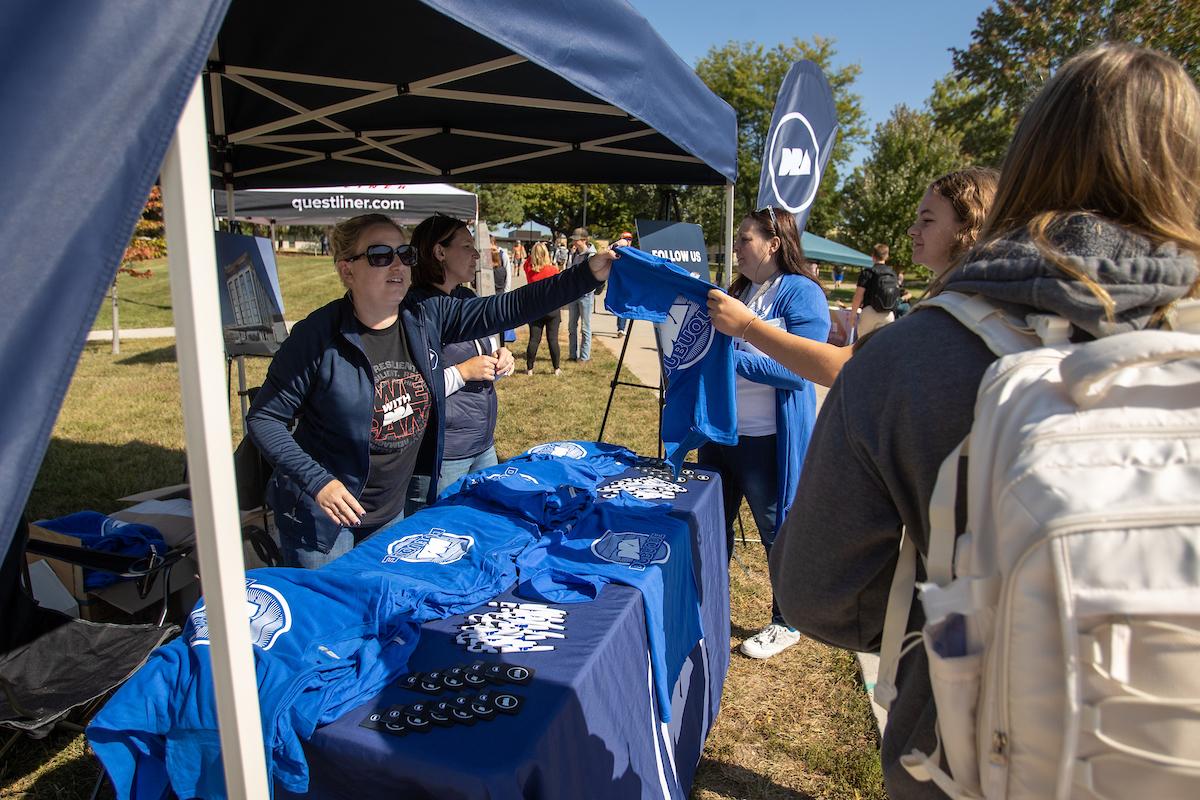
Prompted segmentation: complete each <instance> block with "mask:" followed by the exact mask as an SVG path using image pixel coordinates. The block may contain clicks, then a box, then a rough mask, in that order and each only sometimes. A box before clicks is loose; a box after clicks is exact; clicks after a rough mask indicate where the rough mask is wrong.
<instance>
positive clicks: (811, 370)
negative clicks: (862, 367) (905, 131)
mask: <svg viewBox="0 0 1200 800" xmlns="http://www.w3.org/2000/svg"><path fill="white" fill-rule="evenodd" d="M997 178H998V173H997V172H996V171H995V170H993V169H987V168H983V167H968V168H966V169H961V170H957V171H955V172H950V173H947V174H945V175H943V176H941V177H940V178H938V179H937V180H935V181H934V182H933V183H931V184H930V185H929V188H928V189H927V190H926V191H925V196H924V197H923V198H921V204H920V205H919V206H918V207H917V215H916V221H915V222H913V224H912V226H911V227H910V228H909V229H908V235H909V236H910V237H911V238H912V241H913V262H914V263H917V264H922V265H924V266H925V267H927V268H929V270H930V271H931V272H933V274H934V279H933V281H932V282H931V283H930V284H929V288H928V289H927V290H926V292H925V296H926V297H932V296H933V295H935V294H937V292H938V291H940V287H941V286H942V285H943V283H944V281H945V279H946V276H948V275H949V274H950V273H951V271H952V270H953V268H954V266H955V265H956V264H957V263H958V262H959V261H960V260H961V259H962V258H963V256H965V255H966V253H967V251H968V250H970V248H971V246H972V245H974V244H975V240H976V238H977V237H978V236H979V231H980V230H981V229H982V228H983V221H984V219H985V218H986V217H987V213H988V209H990V208H991V206H992V200H993V199H994V198H995V196H996V181H997ZM708 312H709V316H710V317H711V318H712V322H713V326H714V327H715V328H716V329H717V330H719V331H721V332H722V333H724V334H727V335H729V336H734V335H737V334H738V333H739V332H741V331H743V330H745V331H746V333H745V335H746V336H751V337H752V338H753V343H754V345H755V346H756V347H758V348H759V349H761V350H762V351H763V352H764V353H766V354H767V355H769V356H771V358H774V359H775V360H776V361H778V362H779V363H780V364H782V365H783V366H785V367H787V368H788V369H790V370H791V371H792V372H795V373H796V374H797V375H800V376H802V377H805V378H808V379H809V380H811V381H815V382H817V383H819V384H821V385H822V386H832V385H833V382H834V380H835V379H836V378H837V376H838V373H840V372H841V370H842V367H843V366H844V365H845V363H846V362H847V361H848V360H849V359H850V356H851V355H852V354H853V352H854V350H853V349H852V347H850V346H846V347H839V346H837V345H833V344H828V343H824V342H814V341H812V340H811V339H805V338H803V337H801V336H793V335H791V334H789V333H788V332H787V331H785V330H782V329H779V328H770V327H764V326H761V325H756V326H754V330H753V331H750V330H746V325H747V323H749V322H750V321H751V319H752V318H753V314H751V313H750V311H749V310H748V309H746V307H745V305H744V304H743V303H742V302H740V301H739V300H738V299H737V298H736V297H731V296H730V295H728V294H726V293H725V292H722V291H720V290H718V289H714V290H712V291H711V292H709V293H708Z"/></svg>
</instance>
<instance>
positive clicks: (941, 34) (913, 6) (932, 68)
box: [629, 0, 991, 163]
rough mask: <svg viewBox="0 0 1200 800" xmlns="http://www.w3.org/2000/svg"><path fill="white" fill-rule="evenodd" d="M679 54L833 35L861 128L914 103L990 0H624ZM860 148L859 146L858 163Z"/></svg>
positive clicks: (689, 56) (692, 56) (690, 58)
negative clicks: (852, 76) (849, 76)
mask: <svg viewBox="0 0 1200 800" xmlns="http://www.w3.org/2000/svg"><path fill="white" fill-rule="evenodd" d="M629 2H630V4H631V5H633V7H634V8H636V9H637V10H638V11H639V12H640V13H641V14H642V16H644V17H645V18H646V19H647V20H648V21H649V22H650V24H651V25H652V26H654V29H655V30H656V31H657V32H658V34H659V36H661V37H662V38H663V39H665V40H666V42H667V44H669V45H670V46H671V47H672V49H674V50H675V52H676V53H678V54H679V55H680V56H681V57H682V58H683V60H684V61H686V62H687V63H688V64H690V65H692V66H695V64H696V62H697V61H698V60H699V59H700V58H701V57H702V56H703V55H704V54H705V53H707V52H708V50H709V48H711V47H713V46H714V45H717V46H719V45H723V44H725V43H726V42H728V41H739V42H742V41H753V42H758V43H760V44H762V45H764V46H765V47H773V46H774V45H776V44H779V43H781V42H782V43H789V44H790V43H791V41H792V40H793V39H794V38H799V39H802V40H809V39H811V38H812V37H813V36H814V35H817V34H819V35H821V36H825V37H829V38H832V39H834V40H835V47H836V49H837V57H836V59H835V62H834V66H835V67H841V66H844V65H846V64H852V63H858V64H859V65H860V66H861V67H862V73H861V74H860V75H859V77H858V80H857V81H856V82H855V87H854V88H855V91H857V92H858V94H859V95H861V96H862V106H863V111H864V112H866V116H867V127H868V130H870V131H874V128H875V125H877V124H878V123H880V122H883V121H884V120H886V119H887V118H888V115H889V114H890V113H891V111H892V108H893V107H894V106H896V104H898V103H906V104H908V105H909V106H913V107H920V106H921V104H922V103H923V102H924V100H925V98H926V97H928V96H929V91H930V89H931V88H932V87H933V83H934V81H936V80H937V79H938V78H940V77H942V76H943V75H945V74H946V73H947V72H949V71H950V67H951V63H950V52H949V48H951V47H958V48H964V47H966V46H967V45H968V44H969V43H970V40H971V31H972V30H973V29H974V27H975V20H976V18H977V17H978V16H979V13H980V12H981V11H983V10H984V9H985V8H987V7H988V6H989V5H991V2H990V0H922V2H906V0H891V1H890V2H888V1H887V0H841V2H836V1H835V2H811V0H776V2H773V3H763V2H753V0H752V1H751V2H743V1H741V0H629ZM865 155H866V152H865V149H863V148H860V149H859V152H857V153H855V158H854V162H855V163H857V162H858V161H860V160H861V159H862V158H863V157H864V156H865Z"/></svg>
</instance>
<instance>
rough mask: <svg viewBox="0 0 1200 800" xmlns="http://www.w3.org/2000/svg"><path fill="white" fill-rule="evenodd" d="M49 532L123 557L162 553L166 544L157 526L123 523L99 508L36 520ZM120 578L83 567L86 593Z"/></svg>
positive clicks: (89, 548) (87, 546)
mask: <svg viewBox="0 0 1200 800" xmlns="http://www.w3.org/2000/svg"><path fill="white" fill-rule="evenodd" d="M36 524H37V525H38V526H39V527H42V528H45V529H46V530H48V531H54V532H55V533H61V534H64V535H66V536H74V537H76V538H77V539H79V543H80V544H81V545H82V546H83V547H86V548H87V549H88V550H97V551H99V552H103V553H115V554H117V555H122V556H148V555H150V551H151V550H155V551H156V552H158V553H164V552H166V549H167V543H166V542H164V541H163V536H162V534H161V533H159V532H158V529H157V528H155V527H153V526H150V525H142V524H141V523H137V522H122V521H121V520H119V519H113V518H112V517H108V516H105V515H104V514H101V513H100V512H98V511H77V512H76V513H74V514H67V515H66V516H65V517H56V518H55V519H44V520H41V521H40V522H38V523H36ZM121 580H123V579H122V578H120V577H118V576H117V575H113V574H112V573H111V572H103V571H100V570H92V569H85V570H84V571H83V586H84V588H85V589H87V590H88V591H89V592H92V591H96V590H97V589H103V588H104V587H105V586H111V585H112V584H114V583H118V582H120V581H121Z"/></svg>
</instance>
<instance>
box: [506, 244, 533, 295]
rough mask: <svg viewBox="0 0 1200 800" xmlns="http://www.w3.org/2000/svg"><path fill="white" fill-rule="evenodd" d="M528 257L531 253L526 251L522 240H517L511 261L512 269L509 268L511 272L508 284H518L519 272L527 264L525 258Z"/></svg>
mask: <svg viewBox="0 0 1200 800" xmlns="http://www.w3.org/2000/svg"><path fill="white" fill-rule="evenodd" d="M528 257H529V254H528V253H526V252H525V245H523V244H521V243H520V242H516V243H514V244H513V249H512V259H511V262H510V269H509V274H508V285H509V286H515V285H516V280H515V279H516V277H517V274H518V273H519V272H520V271H521V268H522V267H524V266H525V260H526V259H527V258H528Z"/></svg>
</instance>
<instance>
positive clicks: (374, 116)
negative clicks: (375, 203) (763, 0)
mask: <svg viewBox="0 0 1200 800" xmlns="http://www.w3.org/2000/svg"><path fill="white" fill-rule="evenodd" d="M286 19H287V20H289V21H291V22H290V24H289V23H288V22H285V21H283V20H281V18H280V14H279V9H278V8H277V7H275V6H273V5H271V4H264V3H258V2H252V1H251V0H236V1H235V2H234V3H232V5H231V7H230V9H229V13H228V14H227V16H226V18H225V23H224V25H223V27H222V29H221V32H220V35H219V37H218V40H217V45H216V47H215V48H214V49H213V52H212V55H211V60H210V62H209V65H208V68H207V73H208V76H209V79H208V80H207V81H206V82H205V91H206V95H207V104H208V108H209V131H210V134H211V135H210V141H209V144H210V164H211V166H212V168H213V186H214V188H224V186H225V184H226V183H231V184H232V185H233V186H234V187H235V188H257V187H283V186H312V185H318V184H334V183H372V182H375V183H378V182H388V183H392V182H401V181H402V182H406V183H416V182H423V181H447V180H452V181H455V182H486V183H521V182H562V183H672V184H723V183H726V182H727V181H732V180H733V179H734V178H735V177H736V172H737V165H736V153H737V127H736V117H735V114H734V112H733V109H732V108H730V107H729V106H728V105H727V104H726V103H725V102H724V101H722V100H721V99H719V98H718V97H716V95H714V94H713V93H712V92H710V91H709V90H708V89H707V87H705V86H704V84H703V83H702V82H701V81H700V79H699V78H698V77H697V76H696V74H695V73H694V72H693V70H692V69H691V68H690V67H688V66H687V64H685V63H684V62H683V61H682V60H681V59H680V58H679V57H678V56H677V55H676V54H675V53H674V52H673V51H672V50H671V49H670V48H669V47H668V46H667V45H666V43H665V42H663V40H662V39H661V38H659V36H658V35H657V34H656V33H655V32H654V30H653V28H651V26H650V25H649V23H647V22H646V20H645V19H644V18H642V17H641V16H640V15H639V14H638V13H637V12H636V11H634V9H633V8H632V7H630V6H629V5H628V4H627V3H624V2H621V0H590V1H589V2H587V3H573V4H566V3H528V2H525V0H396V1H395V2H390V3H386V4H385V3H380V4H375V5H372V6H370V8H369V10H362V11H356V10H338V11H332V10H331V8H330V6H328V5H327V4H325V3H322V2H318V1H317V0H296V1H295V2H293V3H290V4H289V5H288V7H287V14H286Z"/></svg>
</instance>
